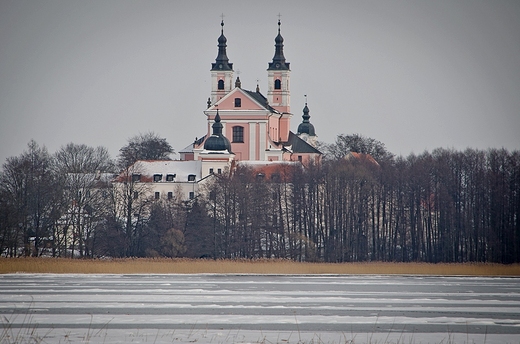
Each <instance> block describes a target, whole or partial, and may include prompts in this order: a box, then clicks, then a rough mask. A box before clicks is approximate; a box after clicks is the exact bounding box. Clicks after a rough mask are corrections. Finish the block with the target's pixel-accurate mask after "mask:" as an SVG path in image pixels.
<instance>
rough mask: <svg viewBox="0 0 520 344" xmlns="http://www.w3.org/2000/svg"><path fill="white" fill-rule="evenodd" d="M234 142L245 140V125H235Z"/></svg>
mask: <svg viewBox="0 0 520 344" xmlns="http://www.w3.org/2000/svg"><path fill="white" fill-rule="evenodd" d="M233 142H244V127H240V126H235V127H233Z"/></svg>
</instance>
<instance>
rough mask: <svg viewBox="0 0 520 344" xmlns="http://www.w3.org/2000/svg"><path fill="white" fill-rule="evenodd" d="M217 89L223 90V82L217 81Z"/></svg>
mask: <svg viewBox="0 0 520 344" xmlns="http://www.w3.org/2000/svg"><path fill="white" fill-rule="evenodd" d="M218 89H219V90H223V89H224V80H222V79H220V80H219V81H218Z"/></svg>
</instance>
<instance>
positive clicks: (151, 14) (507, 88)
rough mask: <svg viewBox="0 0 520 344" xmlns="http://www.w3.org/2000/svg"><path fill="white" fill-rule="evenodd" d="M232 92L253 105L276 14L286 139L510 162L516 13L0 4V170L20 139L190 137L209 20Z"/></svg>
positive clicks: (344, 4) (208, 4)
mask: <svg viewBox="0 0 520 344" xmlns="http://www.w3.org/2000/svg"><path fill="white" fill-rule="evenodd" d="M221 13H224V15H225V18H224V21H225V27H224V33H225V35H226V37H227V39H228V49H227V52H228V57H229V59H230V61H231V62H233V64H234V69H235V72H236V71H237V70H240V79H241V80H242V87H243V88H246V89H249V90H254V89H255V87H256V80H257V79H259V83H260V89H261V91H263V93H264V94H266V92H265V91H266V89H267V85H266V82H267V72H266V69H267V63H268V62H269V61H271V59H272V57H273V54H274V38H275V36H276V34H277V24H276V23H277V20H278V14H279V13H281V15H282V17H281V20H282V35H283V37H284V39H285V48H284V52H285V57H286V58H287V60H288V61H289V62H290V63H291V70H292V72H291V107H292V112H293V113H294V115H295V116H294V117H293V120H292V130H293V131H295V130H296V128H297V126H298V124H299V123H300V122H301V115H302V109H303V106H304V102H305V100H304V95H305V94H307V95H308V104H309V108H310V111H311V112H310V115H311V123H313V124H314V126H315V128H316V132H317V135H318V136H319V139H320V140H321V141H325V142H329V143H331V142H333V141H334V140H335V137H336V135H338V134H342V133H344V134H351V133H359V134H362V135H364V136H368V137H372V138H374V139H377V140H379V141H381V142H383V143H384V144H385V145H386V147H387V148H388V149H389V150H390V151H391V152H393V153H395V154H398V155H399V154H400V155H408V154H409V153H411V152H415V153H422V152H423V151H424V150H429V151H432V150H433V149H435V148H438V147H445V148H455V149H458V150H464V149H465V148H467V147H471V148H479V149H486V148H488V147H494V148H501V147H505V148H507V149H509V150H514V149H520V133H519V130H520V1H517V0H512V1H501V0H493V1H477V0H468V1H462V0H446V1H444V0H431V1H421V0H417V1H393V0H388V1H387V0H381V1H361V0H357V1H327V0H322V1H297V0H294V1H269V0H267V1H266V0H263V1H251V2H247V1H174V0H170V1H157V0H151V1H130V0H109V1H104V0H103V1H101V0H99V1H88V0H87V1H71V0H64V1H50V0H49V1H36V0H33V1H21V0H0V116H1V124H0V162H1V163H4V162H5V159H6V158H7V157H8V156H16V155H19V154H20V153H22V151H23V150H24V149H26V146H27V143H28V142H29V140H31V139H34V140H35V141H36V142H38V143H39V144H40V145H45V146H46V147H47V148H48V149H49V151H50V152H51V153H52V152H55V151H56V150H57V149H59V147H60V146H62V145H65V144H67V143H69V142H74V143H77V144H80V143H84V144H87V145H89V146H105V147H107V148H108V149H109V151H110V153H111V155H112V156H113V157H115V156H116V155H117V153H118V151H119V148H121V147H122V146H124V145H125V144H126V143H127V139H128V138H129V137H131V136H134V135H136V134H138V133H140V132H141V133H145V132H148V131H153V132H156V133H158V134H159V135H160V136H162V137H165V138H166V139H167V140H168V142H170V143H171V145H172V146H173V147H174V148H175V150H176V151H179V150H180V149H182V148H184V147H185V146H186V145H188V144H189V143H190V142H192V141H193V139H194V138H195V137H200V136H202V135H203V134H205V129H206V124H205V123H206V117H205V116H204V114H203V110H204V109H205V107H206V100H207V98H208V97H209V95H210V91H211V84H210V81H211V79H210V68H211V63H212V62H214V60H215V57H216V56H217V38H218V36H219V34H220V19H221V18H220V15H221Z"/></svg>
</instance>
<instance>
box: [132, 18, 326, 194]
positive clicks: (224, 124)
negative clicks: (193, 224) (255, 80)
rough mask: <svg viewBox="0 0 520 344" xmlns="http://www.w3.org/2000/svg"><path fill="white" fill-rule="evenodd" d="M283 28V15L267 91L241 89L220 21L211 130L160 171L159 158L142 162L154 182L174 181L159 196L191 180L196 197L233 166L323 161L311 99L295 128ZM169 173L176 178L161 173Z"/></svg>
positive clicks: (210, 106) (209, 105)
mask: <svg viewBox="0 0 520 344" xmlns="http://www.w3.org/2000/svg"><path fill="white" fill-rule="evenodd" d="M280 28H281V22H280V20H279V21H278V35H277V36H276V37H275V51H274V56H273V59H272V61H271V62H268V68H267V82H268V87H267V95H266V96H264V95H263V94H262V93H260V88H259V86H258V85H256V90H254V91H250V90H247V89H245V88H242V84H241V82H240V78H239V77H237V78H236V79H235V76H234V70H233V63H231V62H230V61H229V58H228V56H227V51H226V48H227V38H226V37H225V36H224V21H222V22H221V33H220V37H218V53H217V57H216V59H215V62H214V63H212V64H211V96H210V97H209V98H208V101H207V108H206V110H204V115H205V116H206V117H207V128H206V133H205V134H204V135H203V136H202V137H201V138H199V139H195V141H194V142H193V143H191V144H189V145H188V146H187V147H186V148H184V149H182V150H181V151H180V152H179V154H180V160H177V161H170V162H168V161H163V162H162V163H161V164H160V165H161V171H160V173H159V171H153V167H154V166H156V165H157V163H156V162H152V161H139V162H138V163H139V166H140V168H141V169H143V173H144V174H146V175H148V174H149V175H150V176H148V177H149V178H144V179H143V181H144V180H153V182H152V183H153V184H156V185H155V186H159V185H158V183H162V184H169V183H170V184H172V185H171V187H169V188H168V187H166V188H165V185H161V187H160V189H161V190H160V191H157V190H156V191H155V197H156V198H157V197H158V192H159V197H162V196H161V195H160V194H161V193H164V192H166V193H167V194H169V195H171V190H170V191H168V190H169V189H172V190H173V188H174V184H177V188H178V186H180V185H184V184H186V183H188V184H189V185H188V184H186V185H188V186H187V188H186V192H183V194H184V196H183V197H184V198H192V197H194V195H195V194H196V191H195V189H198V184H199V183H200V182H203V181H204V180H206V179H207V177H208V176H211V175H213V174H220V173H232V171H233V169H234V168H236V167H237V166H241V165H242V166H244V165H245V166H250V167H252V168H254V169H255V170H258V171H261V170H262V168H264V169H269V170H273V167H275V166H281V165H287V164H294V165H299V166H308V165H309V164H319V163H320V162H321V156H322V153H321V152H320V151H319V150H318V149H317V148H316V143H317V136H316V132H315V129H314V126H313V125H312V124H311V123H310V120H309V119H310V115H309V108H308V106H307V103H306V104H305V107H304V108H303V115H302V122H301V123H300V124H299V126H298V130H297V133H293V132H292V131H291V130H290V127H291V118H292V117H293V114H292V113H291V106H290V99H291V97H290V95H291V92H290V85H291V84H290V81H291V80H290V76H291V69H290V63H289V62H287V60H286V59H285V56H284V52H283V47H284V39H283V37H282V35H281V30H280ZM182 162H185V164H183V163H182ZM189 162H192V163H189ZM193 162H197V164H193ZM195 166H196V168H197V169H198V170H197V171H181V170H185V168H184V167H186V168H187V169H193V168H194V167H195ZM170 167H171V171H170V170H169V168H170ZM174 169H175V170H174ZM144 171H146V172H144ZM168 175H169V176H176V178H170V179H164V178H160V177H158V176H161V177H162V176H168ZM182 175H186V176H197V178H196V179H194V178H193V177H192V179H191V180H179V179H178V178H177V176H182ZM152 176H153V177H152ZM163 179H164V180H163ZM153 189H158V188H157V187H153ZM166 189H168V190H166ZM183 189H184V187H183ZM168 192H169V193H168Z"/></svg>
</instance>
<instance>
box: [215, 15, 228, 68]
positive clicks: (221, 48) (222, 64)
mask: <svg viewBox="0 0 520 344" xmlns="http://www.w3.org/2000/svg"><path fill="white" fill-rule="evenodd" d="M220 26H222V30H221V33H220V37H219V38H218V55H217V58H216V59H215V63H212V64H211V70H233V64H232V63H229V59H228V57H227V53H226V47H227V44H226V43H227V38H226V36H224V21H222V23H221V24H220Z"/></svg>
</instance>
